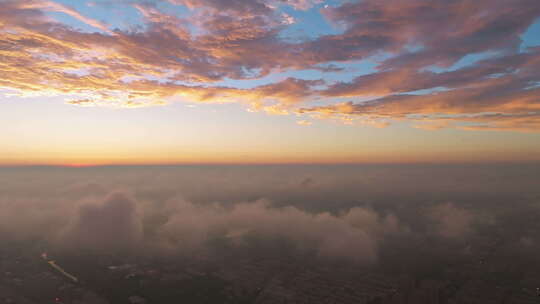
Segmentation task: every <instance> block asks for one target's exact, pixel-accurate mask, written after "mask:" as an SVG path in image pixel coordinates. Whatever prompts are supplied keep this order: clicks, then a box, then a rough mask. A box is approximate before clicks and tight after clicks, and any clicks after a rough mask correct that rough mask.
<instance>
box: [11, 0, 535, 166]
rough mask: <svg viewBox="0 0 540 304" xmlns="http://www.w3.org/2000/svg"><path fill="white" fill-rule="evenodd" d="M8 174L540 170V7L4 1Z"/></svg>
mask: <svg viewBox="0 0 540 304" xmlns="http://www.w3.org/2000/svg"><path fill="white" fill-rule="evenodd" d="M0 76H1V77H0V130H3V132H0V165H37V164H43V165H104V164H186V163H187V164H191V163H227V164H228V163H234V164H236V163H239V164H244V163H246V164H247V163H423V162H428V163H438V162H465V163H468V162H531V161H533V162H537V161H540V86H539V84H540V2H539V1H537V0H453V1H447V0H430V1H425V0H406V1H404V0H401V1H397V0H355V1H346V0H328V1H323V0H289V1H285V0H147V1H142V0H141V1H137V0H122V1H120V0H117V1H113V0H99V1H68V0H62V1H60V0H57V1H45V0H25V1H11V0H0Z"/></svg>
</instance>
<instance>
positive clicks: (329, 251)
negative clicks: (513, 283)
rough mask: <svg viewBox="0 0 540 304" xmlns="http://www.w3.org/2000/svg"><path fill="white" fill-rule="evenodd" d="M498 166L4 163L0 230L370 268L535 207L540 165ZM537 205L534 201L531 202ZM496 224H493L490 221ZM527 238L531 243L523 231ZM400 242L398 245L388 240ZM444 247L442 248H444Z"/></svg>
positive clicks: (87, 243)
mask: <svg viewBox="0 0 540 304" xmlns="http://www.w3.org/2000/svg"><path fill="white" fill-rule="evenodd" d="M534 169H535V168H531V167H524V166H519V165H499V166H470V167H465V166H461V167H459V166H455V167H452V166H435V165H432V166H428V165H417V166H413V165H409V166H398V165H394V166H374V165H370V166H352V167H347V166H289V167H284V166H238V167H234V166H199V167H196V166H186V167H181V166H178V167H100V168H55V167H33V168H5V169H2V171H1V172H0V181H1V185H0V187H1V188H0V191H1V192H0V193H1V196H0V208H1V211H0V236H1V237H2V238H3V239H5V240H19V241H22V240H26V241H28V240H33V241H42V242H44V243H40V244H46V245H43V246H46V247H48V248H54V249H56V250H64V251H68V252H76V251H95V252H108V253H112V252H114V253H118V252H137V254H146V255H168V256H171V255H179V256H186V255H197V254H200V253H201V252H212V246H211V243H212V242H213V241H215V240H217V239H219V240H221V241H222V242H226V243H227V244H228V246H230V247H235V248H237V249H240V250H241V249H242V248H245V247H246V246H249V242H250V240H253V239H254V238H256V239H258V240H263V241H267V242H275V241H276V240H280V241H283V242H287V243H288V244H289V246H290V247H291V248H293V249H294V250H296V251H299V252H310V253H313V254H314V255H316V256H318V257H322V258H330V259H345V260H348V261H353V262H357V263H363V264H373V263H377V262H378V261H379V260H380V250H381V247H385V246H390V245H391V244H394V243H396V242H397V241H396V240H401V241H402V242H405V243H406V242H410V240H411V239H414V240H415V241H416V242H420V244H419V245H417V246H419V248H421V247H422V246H424V245H423V244H422V243H426V244H427V242H428V241H429V242H433V240H436V242H439V244H449V243H453V244H456V243H457V242H461V244H462V245H463V248H462V249H463V250H465V248H466V246H467V242H468V241H469V240H471V239H473V238H474V237H476V236H477V235H478V234H479V233H481V232H482V231H485V230H486V229H491V228H493V227H499V226H500V225H504V224H505V222H504V221H505V219H504V217H505V216H506V217H507V213H506V212H505V211H504V210H506V209H508V208H515V207H516V206H518V208H521V209H522V210H525V209H531V208H533V209H534V208H537V207H538V206H540V205H539V203H540V201H539V199H538V198H539V197H540V189H539V187H536V186H537V185H538V184H539V182H540V174H539V173H538V172H540V170H534ZM534 210H536V209H534ZM490 227H491V228H490ZM519 239H522V240H525V241H522V243H523V244H528V245H531V244H535V243H536V239H535V237H534V236H530V235H526V234H523V235H520V236H519ZM392 242H394V243H392ZM441 246H447V245H441Z"/></svg>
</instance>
